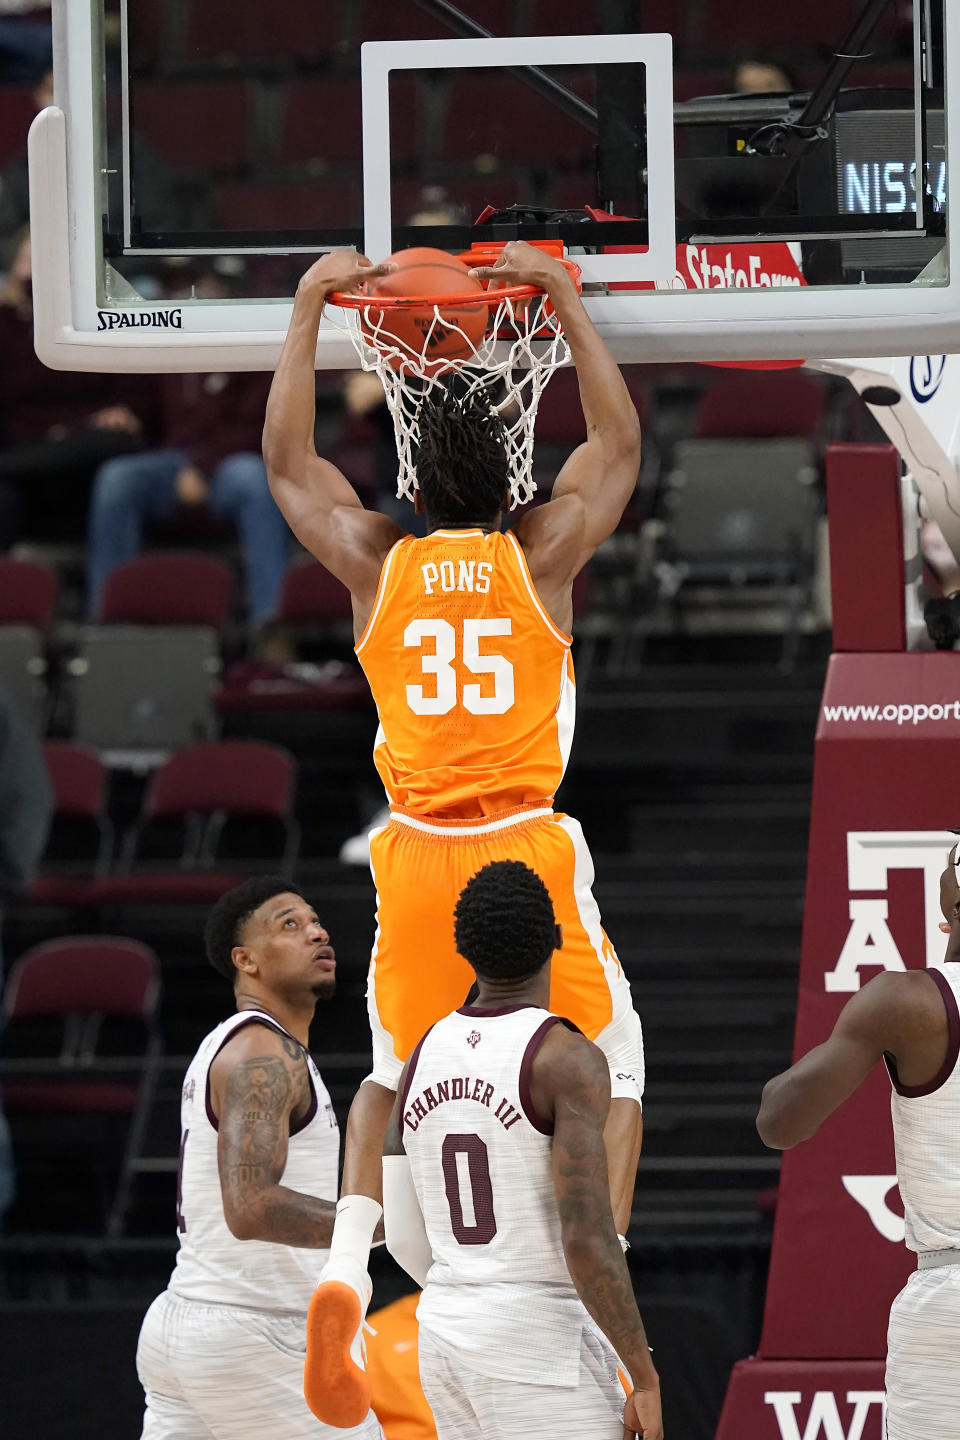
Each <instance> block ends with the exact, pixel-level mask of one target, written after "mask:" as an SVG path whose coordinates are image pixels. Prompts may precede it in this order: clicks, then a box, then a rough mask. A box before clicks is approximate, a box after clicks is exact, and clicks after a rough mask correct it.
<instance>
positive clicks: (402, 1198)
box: [383, 1065, 433, 1289]
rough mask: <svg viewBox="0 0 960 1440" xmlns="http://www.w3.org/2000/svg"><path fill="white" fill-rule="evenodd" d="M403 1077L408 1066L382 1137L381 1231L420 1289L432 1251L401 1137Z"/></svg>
mask: <svg viewBox="0 0 960 1440" xmlns="http://www.w3.org/2000/svg"><path fill="white" fill-rule="evenodd" d="M406 1078H407V1066H406V1065H404V1067H403V1074H402V1075H401V1077H400V1085H399V1087H398V1089H397V1098H396V1101H395V1102H394V1106H393V1114H392V1115H391V1116H390V1121H389V1123H388V1125H387V1130H386V1134H385V1135H384V1137H383V1230H384V1236H385V1238H386V1242H387V1249H388V1250H389V1251H390V1254H391V1255H392V1256H393V1258H394V1260H396V1262H397V1264H398V1265H400V1266H402V1267H403V1269H404V1270H406V1272H407V1274H408V1275H409V1276H410V1277H411V1279H413V1280H416V1282H417V1284H418V1285H419V1286H420V1287H421V1289H422V1288H423V1286H424V1285H425V1284H426V1279H427V1271H428V1270H429V1269H430V1266H431V1265H432V1264H433V1251H432V1250H431V1249H430V1241H429V1240H428V1239H427V1227H426V1225H425V1224H424V1219H423V1210H422V1209H421V1207H420V1198H419V1196H418V1195H417V1187H416V1186H415V1185H414V1183H413V1172H412V1171H411V1169H410V1161H409V1158H408V1157H407V1152H406V1150H405V1149H404V1148H403V1137H402V1136H401V1134H400V1096H401V1095H402V1094H403V1092H404V1086H405V1082H406Z"/></svg>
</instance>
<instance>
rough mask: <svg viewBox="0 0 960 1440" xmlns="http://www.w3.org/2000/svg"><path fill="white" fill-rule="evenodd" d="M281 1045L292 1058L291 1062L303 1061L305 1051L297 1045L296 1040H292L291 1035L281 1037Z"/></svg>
mask: <svg viewBox="0 0 960 1440" xmlns="http://www.w3.org/2000/svg"><path fill="white" fill-rule="evenodd" d="M280 1044H281V1045H282V1046H283V1048H284V1050H285V1051H286V1053H287V1054H288V1055H289V1056H290V1059H291V1060H302V1059H303V1051H302V1050H301V1048H300V1046H299V1045H298V1044H297V1042H296V1040H291V1038H290V1036H289V1035H281V1036H280Z"/></svg>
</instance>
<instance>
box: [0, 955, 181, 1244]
mask: <svg viewBox="0 0 960 1440" xmlns="http://www.w3.org/2000/svg"><path fill="white" fill-rule="evenodd" d="M158 999H159V966H158V963H157V958H156V956H155V954H154V952H153V951H152V950H150V949H149V948H148V947H147V946H146V945H141V944H139V943H138V942H137V941H135V940H125V939H117V938H115V937H113V936H106V935H95V936H88V935H82V936H68V937H65V938H63V939H58V940H49V941H47V942H45V943H44V944H42V945H38V946H36V947H35V948H34V949H33V950H30V951H28V953H27V954H25V955H23V956H21V957H20V959H19V960H18V961H17V962H16V964H15V965H14V966H13V969H12V971H11V974H10V981H9V984H8V985H7V989H6V994H5V995H4V1001H3V1015H4V1022H5V1023H4V1053H5V1059H4V1061H3V1065H2V1071H0V1073H2V1075H3V1085H2V1096H3V1106H4V1109H5V1110H6V1111H7V1113H8V1115H9V1116H10V1119H11V1123H12V1129H13V1138H14V1156H15V1160H16V1163H17V1169H18V1172H19V1175H20V1179H21V1183H22V1186H23V1189H24V1190H25V1191H26V1193H25V1194H22V1196H21V1201H20V1203H21V1204H24V1205H28V1204H29V1206H30V1212H31V1220H32V1221H33V1224H34V1226H36V1223H37V1221H36V1213H35V1211H36V1207H37V1206H38V1204H39V1205H42V1203H43V1195H44V1191H45V1190H48V1189H49V1174H50V1168H49V1167H50V1156H51V1153H53V1150H52V1147H54V1146H55V1147H56V1155H57V1185H58V1188H61V1189H63V1190H64V1191H65V1192H66V1193H69V1194H70V1196H71V1202H72V1204H71V1210H70V1216H71V1223H72V1225H73V1226H74V1228H78V1220H77V1208H78V1192H82V1191H83V1190H84V1189H85V1188H86V1187H89V1185H90V1182H91V1179H92V1178H94V1177H96V1172H97V1171H98V1170H100V1169H101V1168H102V1164H103V1143H104V1140H105V1139H106V1138H107V1135H106V1133H105V1131H106V1130H113V1131H114V1133H113V1135H112V1136H111V1137H110V1138H113V1139H114V1140H115V1141H116V1142H117V1143H118V1145H119V1148H120V1150H121V1156H122V1158H120V1159H119V1162H118V1163H117V1164H116V1166H115V1167H114V1169H113V1174H112V1175H111V1176H110V1177H109V1180H110V1183H109V1186H108V1190H107V1193H108V1195H109V1196H110V1198H109V1199H108V1200H107V1203H106V1204H105V1205H103V1206H102V1210H101V1216H100V1219H101V1224H102V1225H103V1226H104V1227H105V1228H106V1230H107V1232H108V1233H110V1234H113V1235H116V1234H118V1233H119V1232H120V1230H121V1229H122V1226H123V1219H124V1214H125V1211H126V1206H127V1200H128V1197H129V1188H130V1182H131V1178H132V1175H133V1173H134V1169H135V1166H136V1163H137V1159H138V1157H139V1155H140V1153H141V1150H142V1145H143V1137H144V1132H145V1128H146V1121H147V1115H148V1111H149V1106H150V1101H151V1097H152V1093H153V1089H154V1085H155V1081H156V1073H157V1066H158V1062H159V1056H160V1038H159V1032H158V1030H157V1028H156V1013H157V1003H158ZM134 1039H135V1040H136V1044H137V1048H136V1050H133V1049H132V1048H131V1041H132V1040H134ZM118 1044H119V1045H120V1046H121V1049H120V1052H119V1054H118V1052H117V1046H118ZM37 1117H45V1119H46V1121H47V1122H48V1123H47V1124H46V1127H45V1128H44V1127H43V1126H42V1125H39V1126H38V1123H37ZM111 1122H113V1123H111ZM116 1122H119V1125H117V1123H116ZM71 1159H73V1160H74V1165H71V1164H70V1161H71ZM74 1168H76V1169H77V1172H78V1173H77V1174H76V1175H73V1176H71V1171H72V1170H73V1169H74ZM98 1178H101V1180H102V1177H98ZM71 1180H72V1183H71ZM31 1182H32V1183H31ZM31 1202H32V1203H31Z"/></svg>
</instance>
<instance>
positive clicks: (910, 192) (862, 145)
mask: <svg viewBox="0 0 960 1440" xmlns="http://www.w3.org/2000/svg"><path fill="white" fill-rule="evenodd" d="M835 123H836V131H835V137H836V139H835V143H836V175H837V206H838V209H839V211H840V213H841V215H906V214H909V213H913V214H916V210H917V194H916V191H917V140H916V127H915V123H914V112H913V110H912V109H909V110H888V109H879V108H875V109H869V110H849V111H846V112H840V113H839V114H838V115H837V116H836V122H835ZM927 153H928V156H929V157H930V158H929V159H928V161H927V164H926V167H925V174H924V187H925V190H924V193H925V199H924V210H925V212H926V213H927V214H936V213H938V212H943V211H944V210H945V208H946V201H947V158H946V149H945V146H944V124H943V110H942V109H939V110H933V109H931V110H930V111H928V113H927Z"/></svg>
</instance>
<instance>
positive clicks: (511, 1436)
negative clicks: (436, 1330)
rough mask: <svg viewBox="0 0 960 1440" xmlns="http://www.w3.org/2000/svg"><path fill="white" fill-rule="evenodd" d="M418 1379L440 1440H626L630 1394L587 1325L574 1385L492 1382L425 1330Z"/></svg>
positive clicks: (604, 1346)
mask: <svg viewBox="0 0 960 1440" xmlns="http://www.w3.org/2000/svg"><path fill="white" fill-rule="evenodd" d="M420 1381H421V1384H422V1385H423V1393H424V1394H425V1395H426V1397H427V1400H428V1402H429V1404H430V1409H431V1410H432V1411H433V1418H434V1420H435V1421H436V1426H437V1440H531V1436H534V1435H543V1436H549V1437H550V1440H622V1436H623V1407H624V1403H625V1396H624V1390H623V1386H622V1385H621V1383H620V1380H619V1377H618V1375H617V1357H616V1355H615V1354H614V1353H613V1350H612V1349H611V1347H610V1346H609V1345H607V1344H606V1343H605V1341H604V1340H603V1339H602V1338H601V1337H600V1336H599V1335H595V1334H593V1333H592V1332H590V1331H588V1330H587V1329H586V1328H585V1329H584V1332H583V1337H582V1339H581V1342H580V1376H579V1383H578V1384H577V1385H575V1386H573V1385H538V1384H536V1381H535V1379H533V1380H531V1383H530V1384H526V1383H524V1382H523V1381H520V1380H502V1379H494V1378H492V1377H490V1376H488V1375H484V1374H483V1373H482V1372H481V1371H479V1370H476V1369H472V1368H470V1366H469V1365H468V1364H467V1363H466V1362H465V1361H464V1360H463V1359H462V1357H461V1356H460V1355H459V1354H458V1352H456V1351H455V1350H453V1349H452V1348H448V1347H447V1346H442V1347H441V1346H440V1345H439V1344H438V1343H437V1341H436V1340H435V1339H434V1337H433V1336H432V1335H429V1334H427V1332H426V1331H425V1330H423V1329H421V1331H420Z"/></svg>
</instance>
